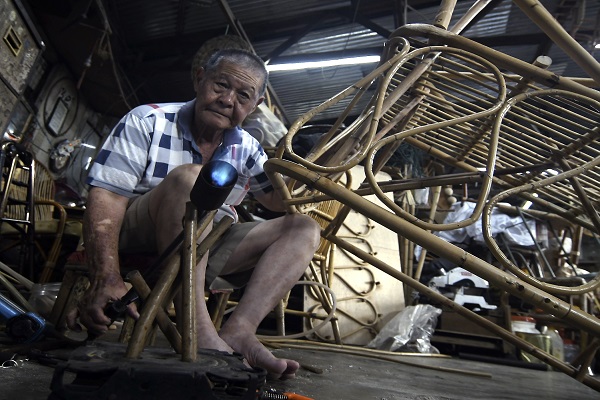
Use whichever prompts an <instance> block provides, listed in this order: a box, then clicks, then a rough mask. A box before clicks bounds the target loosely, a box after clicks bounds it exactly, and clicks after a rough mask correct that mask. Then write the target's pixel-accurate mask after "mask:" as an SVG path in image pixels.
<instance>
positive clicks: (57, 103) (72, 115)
mask: <svg viewBox="0 0 600 400" xmlns="http://www.w3.org/2000/svg"><path fill="white" fill-rule="evenodd" d="M78 97H79V96H78V94H77V90H76V88H75V84H74V83H73V82H72V81H71V80H70V79H68V78H59V79H57V80H56V81H55V82H54V83H53V84H52V85H51V87H50V89H49V91H48V95H47V96H46V99H45V100H44V106H43V112H44V123H45V124H46V128H47V129H48V132H49V133H50V134H51V135H52V136H62V135H64V134H65V133H67V132H68V131H69V129H71V128H72V127H73V124H74V123H75V119H76V117H77V111H78V108H79V98H78Z"/></svg>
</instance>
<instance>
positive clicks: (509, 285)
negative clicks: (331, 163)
mask: <svg viewBox="0 0 600 400" xmlns="http://www.w3.org/2000/svg"><path fill="white" fill-rule="evenodd" d="M265 171H266V172H267V174H268V175H270V174H272V173H274V172H275V171H279V172H280V173H285V174H286V175H287V176H290V177H291V178H293V179H297V180H299V181H303V182H307V183H308V182H310V183H311V185H313V186H314V187H315V188H316V189H318V190H321V191H322V192H324V193H327V194H329V195H331V196H332V197H334V198H335V199H336V200H338V201H340V202H342V203H343V204H345V205H346V206H348V207H350V208H352V209H354V210H356V211H359V212H360V213H362V214H363V215H365V216H366V217H368V218H371V219H373V220H375V221H377V222H379V223H380V224H381V225H383V226H385V227H386V228H388V229H390V230H392V231H394V232H396V233H400V234H401V235H403V236H404V237H406V238H407V239H408V240H410V241H411V242H414V243H416V244H419V245H421V246H422V247H424V248H427V249H428V250H430V251H434V252H435V253H436V254H437V255H439V256H440V257H443V258H445V259H447V260H448V261H450V262H453V263H455V264H456V265H459V266H463V267H464V268H465V269H467V270H469V271H471V272H473V273H474V274H476V275H478V276H480V277H482V278H484V279H486V280H487V281H488V282H490V283H491V284H493V285H494V286H496V287H498V288H500V289H503V290H506V291H507V292H509V293H511V294H513V295H515V296H517V297H519V298H521V299H523V300H526V301H527V302H528V303H530V304H532V305H535V306H538V307H539V308H540V309H542V310H544V311H545V312H547V313H549V314H552V315H554V316H556V317H559V318H563V319H565V320H567V321H569V322H571V323H573V324H575V325H577V326H579V327H581V328H582V329H583V330H587V331H589V332H590V333H593V334H594V335H598V336H600V320H599V319H598V318H596V317H595V316H592V315H589V314H587V313H584V312H582V311H580V310H578V309H576V308H574V307H572V305H571V304H569V303H567V302H565V301H563V300H561V299H559V298H556V297H554V296H552V295H550V294H548V293H547V292H545V291H542V290H540V289H538V288H536V287H535V286H533V285H531V284H529V283H526V282H523V281H521V280H519V279H518V278H516V277H515V276H514V275H511V274H508V273H506V272H504V271H501V270H499V269H498V268H496V267H494V266H493V265H491V264H489V263H487V262H485V261H483V260H481V259H479V258H477V257H474V256H473V255H471V254H469V253H467V252H465V251H464V250H462V249H460V248H459V247H457V246H454V245H452V244H451V243H448V242H446V241H445V240H443V239H441V238H439V237H437V236H435V235H433V234H432V233H429V232H426V231H425V230H423V229H421V228H419V227H417V226H415V225H413V224H411V223H410V222H408V221H405V220H403V219H402V218H399V217H397V216H396V215H394V214H392V213H391V212H389V211H388V210H386V209H384V208H382V207H380V206H378V205H376V204H374V203H371V202H370V201H368V200H366V199H364V198H363V197H361V196H358V195H356V194H355V193H353V192H351V191H349V190H347V189H345V188H343V187H341V186H339V185H337V184H335V183H334V182H332V181H330V180H329V179H326V178H323V177H321V176H319V175H318V174H316V173H314V172H311V171H308V170H305V169H303V168H302V167H300V166H298V165H297V164H293V163H290V162H287V161H283V160H276V159H271V160H269V161H267V163H265ZM284 171H285V172H284ZM326 237H327V236H326ZM327 238H328V240H330V241H331V242H333V243H336V241H334V240H331V239H329V237H327ZM336 244H338V243H336ZM338 246H339V244H338Z"/></svg>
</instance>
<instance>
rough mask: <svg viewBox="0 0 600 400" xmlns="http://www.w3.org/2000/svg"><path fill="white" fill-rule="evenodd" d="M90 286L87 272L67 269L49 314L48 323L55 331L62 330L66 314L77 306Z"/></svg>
mask: <svg viewBox="0 0 600 400" xmlns="http://www.w3.org/2000/svg"><path fill="white" fill-rule="evenodd" d="M89 285H90V281H89V279H88V277H87V271H84V270H73V269H67V270H66V271H65V275H64V277H63V280H62V283H61V285H60V290H59V291H58V295H57V296H56V301H55V302H54V306H53V307H52V311H51V312H50V317H49V318H48V320H49V322H50V323H51V324H53V325H54V326H55V327H56V328H57V329H63V328H64V327H65V326H66V325H65V319H66V313H67V311H69V310H70V309H72V308H73V307H75V306H76V305H77V303H78V302H79V300H80V299H81V297H82V296H83V293H84V292H85V291H86V290H87V288H88V287H89Z"/></svg>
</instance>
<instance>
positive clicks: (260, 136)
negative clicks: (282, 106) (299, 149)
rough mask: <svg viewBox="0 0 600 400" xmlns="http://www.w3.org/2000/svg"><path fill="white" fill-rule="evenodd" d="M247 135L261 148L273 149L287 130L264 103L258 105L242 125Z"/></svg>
mask: <svg viewBox="0 0 600 400" xmlns="http://www.w3.org/2000/svg"><path fill="white" fill-rule="evenodd" d="M242 128H244V129H245V130H246V131H248V133H250V134H251V135H252V136H254V138H255V139H256V140H258V141H259V143H260V144H261V146H263V147H275V146H277V142H278V141H279V139H281V138H282V137H283V136H284V135H285V134H286V133H287V128H286V127H285V125H284V124H283V122H281V121H280V120H279V118H277V116H276V115H275V114H273V112H272V111H271V110H270V109H269V107H267V106H266V105H265V104H264V103H263V104H260V105H259V106H258V107H257V108H256V110H254V112H252V113H251V114H250V115H248V117H246V119H245V120H244V122H243V123H242Z"/></svg>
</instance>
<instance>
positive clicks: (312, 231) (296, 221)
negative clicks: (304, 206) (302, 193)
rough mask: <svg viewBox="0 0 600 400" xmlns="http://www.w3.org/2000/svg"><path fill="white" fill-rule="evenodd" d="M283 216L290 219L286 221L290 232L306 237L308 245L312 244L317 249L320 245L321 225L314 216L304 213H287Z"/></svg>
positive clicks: (287, 229) (298, 236)
mask: <svg viewBox="0 0 600 400" xmlns="http://www.w3.org/2000/svg"><path fill="white" fill-rule="evenodd" d="M282 218H287V219H288V221H285V225H286V231H287V232H289V234H291V235H294V236H295V237H297V238H300V237H303V238H305V239H306V241H307V245H311V246H312V247H313V248H315V249H316V248H317V247H318V246H319V241H320V239H321V227H320V226H319V224H318V223H317V222H316V221H315V220H314V219H313V218H311V217H309V216H308V215H304V214H287V215H285V216H284V217H282Z"/></svg>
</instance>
